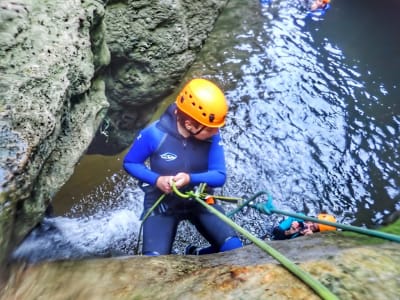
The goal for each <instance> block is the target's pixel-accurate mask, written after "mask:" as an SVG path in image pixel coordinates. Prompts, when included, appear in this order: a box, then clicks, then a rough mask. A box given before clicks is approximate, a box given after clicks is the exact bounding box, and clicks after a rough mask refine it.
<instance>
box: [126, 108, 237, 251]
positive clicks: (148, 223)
mask: <svg viewBox="0 0 400 300" xmlns="http://www.w3.org/2000/svg"><path fill="white" fill-rule="evenodd" d="M175 110H176V105H175V104H172V105H170V106H169V107H168V109H167V110H166V112H165V113H164V114H163V115H162V116H161V118H160V120H159V121H156V122H154V123H152V124H151V125H150V126H148V127H147V128H145V129H143V130H142V131H141V132H140V133H139V135H138V137H137V138H136V140H135V142H134V143H133V145H132V147H131V149H130V150H129V152H128V153H127V155H126V156H125V158H124V163H123V165H124V168H125V170H126V171H127V172H128V173H129V174H130V175H132V176H134V177H136V178H137V179H139V180H140V181H141V182H142V189H143V191H144V192H145V198H144V205H143V206H144V210H143V214H144V213H145V212H147V211H148V210H149V209H150V207H152V206H153V204H154V203H155V202H156V201H157V199H158V198H159V197H160V196H161V195H162V191H161V190H159V189H158V188H157V187H156V182H157V179H158V177H159V176H173V175H175V174H177V173H179V172H185V173H188V174H189V176H190V184H189V185H188V186H187V187H185V188H186V189H189V190H193V189H194V187H195V186H196V185H198V184H200V183H203V182H205V183H207V185H208V186H209V187H220V186H222V185H223V184H224V183H225V180H226V167H225V156H224V150H223V147H222V145H221V137H220V134H219V133H218V134H216V135H214V136H213V137H211V138H210V139H209V140H206V141H201V140H198V139H196V138H195V137H192V136H190V137H188V138H184V137H183V136H181V135H180V134H179V132H178V129H177V120H176V115H175ZM147 161H148V164H149V166H147V165H146V162H147ZM214 207H215V208H216V209H218V210H219V211H221V212H222V213H224V212H223V209H222V207H220V206H219V205H214ZM182 220H189V221H190V222H191V223H192V224H193V225H195V226H196V228H197V230H198V231H199V232H200V233H201V234H202V235H203V236H204V237H205V238H206V239H207V240H208V241H209V242H210V244H211V248H212V249H213V252H218V251H224V249H225V248H224V247H226V242H227V240H229V239H230V238H232V237H234V238H236V239H238V238H237V237H236V233H235V232H234V230H233V229H231V227H230V226H228V225H227V224H225V223H224V222H223V221H221V220H220V219H219V218H218V217H216V216H215V215H213V214H211V213H210V212H208V211H207V209H205V208H204V207H203V206H202V205H200V204H199V203H197V202H196V201H194V200H188V199H182V198H179V197H178V196H176V195H175V194H174V193H171V194H168V195H167V196H166V197H165V198H164V199H163V200H162V202H161V203H160V204H159V205H158V206H157V207H156V208H155V209H154V210H153V212H152V214H151V215H150V216H149V217H148V218H147V219H146V220H145V222H144V226H143V250H142V252H143V254H145V255H146V254H147V255H158V254H169V253H171V250H172V244H173V241H174V238H175V235H176V230H177V227H178V224H179V222H180V221H182ZM224 245H225V246H224ZM240 245H241V244H240ZM235 247H236V246H235ZM231 249H233V248H231ZM231 249H228V250H231Z"/></svg>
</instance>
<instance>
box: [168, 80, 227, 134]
mask: <svg viewBox="0 0 400 300" xmlns="http://www.w3.org/2000/svg"><path fill="white" fill-rule="evenodd" d="M176 105H177V106H178V108H179V110H181V111H182V112H184V113H185V114H187V115H188V116H190V117H191V118H193V119H194V120H196V121H197V122H199V123H200V124H202V125H204V126H207V127H213V128H217V127H222V126H224V125H225V118H226V114H227V113H228V104H227V102H226V99H225V95H224V93H223V92H222V91H221V89H220V88H219V87H218V86H217V85H215V84H214V83H213V82H211V81H209V80H207V79H202V78H195V79H192V80H191V81H189V82H188V83H187V84H186V85H185V86H184V87H183V89H182V90H181V92H180V93H179V95H178V97H177V98H176Z"/></svg>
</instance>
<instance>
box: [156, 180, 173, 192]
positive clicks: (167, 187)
mask: <svg viewBox="0 0 400 300" xmlns="http://www.w3.org/2000/svg"><path fill="white" fill-rule="evenodd" d="M172 179H173V176H160V177H158V179H157V182H156V186H157V187H158V188H159V189H160V190H161V191H163V192H164V193H166V194H169V193H171V192H172V187H171V181H172Z"/></svg>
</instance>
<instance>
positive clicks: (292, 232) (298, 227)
mask: <svg viewBox="0 0 400 300" xmlns="http://www.w3.org/2000/svg"><path fill="white" fill-rule="evenodd" d="M318 219H319V220H324V221H329V222H336V218H335V217H334V216H332V215H329V214H327V213H321V214H319V215H318ZM330 230H336V228H335V227H333V226H329V225H324V224H318V223H316V222H311V221H304V220H302V219H299V218H295V217H288V218H286V219H284V220H283V221H282V222H280V223H279V225H278V226H276V227H274V229H273V230H272V239H273V240H287V239H292V238H295V237H299V236H303V235H310V234H313V233H315V232H319V231H330Z"/></svg>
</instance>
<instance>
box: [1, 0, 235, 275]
mask: <svg viewBox="0 0 400 300" xmlns="http://www.w3.org/2000/svg"><path fill="white" fill-rule="evenodd" d="M226 2H227V0H220V1H215V0H214V1H213V0H208V1H194V2H193V1H173V0H172V1H157V2H156V1H133V0H128V1H126V0H124V1H117V0H112V1H106V0H104V1H99V0H69V1H62V0H52V1H44V0H12V1H11V0H1V1H0V70H1V72H0V129H1V131H0V138H1V147H0V186H1V190H0V269H1V268H2V267H3V266H4V264H5V262H6V259H7V257H8V255H9V253H10V251H11V250H12V249H13V248H14V247H15V245H16V244H18V243H19V242H20V241H21V240H22V239H23V238H24V236H25V235H26V234H27V233H28V232H29V231H30V230H31V229H32V228H33V227H34V226H35V225H36V224H37V223H38V222H40V220H41V218H42V217H43V214H44V212H45V210H46V208H47V206H48V204H49V203H50V202H51V199H52V197H53V196H54V195H55V193H56V192H57V191H58V190H59V189H60V187H61V186H62V185H63V184H64V183H65V182H66V181H67V180H68V178H69V177H70V176H71V174H72V173H73V170H74V167H75V165H76V163H77V162H78V161H79V159H80V157H81V156H82V154H84V153H85V151H87V148H88V146H89V144H90V143H91V142H92V140H93V138H94V136H95V133H96V130H97V129H98V128H99V125H100V124H101V123H102V122H103V119H104V117H105V114H106V113H107V110H109V115H108V117H107V122H108V124H110V133H111V136H110V141H109V144H113V143H115V144H116V145H117V146H118V147H126V145H127V143H128V141H129V142H130V141H131V140H132V135H133V134H134V131H135V129H136V128H138V127H140V126H142V125H143V123H144V122H147V120H148V119H149V117H150V115H146V114H141V115H138V114H137V112H136V110H137V107H141V106H147V108H146V109H147V111H149V112H151V111H153V110H154V108H155V106H156V103H157V102H158V101H160V100H161V98H162V97H164V96H165V95H168V94H169V93H171V91H172V90H173V88H174V86H175V85H176V84H177V83H178V81H179V79H180V77H182V76H183V74H184V72H185V71H186V69H187V68H188V66H189V65H190V63H191V62H193V60H194V58H195V54H196V51H198V50H199V49H200V48H201V45H202V43H203V42H204V40H205V39H206V37H207V35H208V33H209V32H210V31H211V29H212V27H213V24H214V22H215V20H216V18H217V16H218V14H219V13H220V11H221V9H222V7H223V6H224V5H225V4H226ZM128 132H129V134H128V135H126V133H128Z"/></svg>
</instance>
